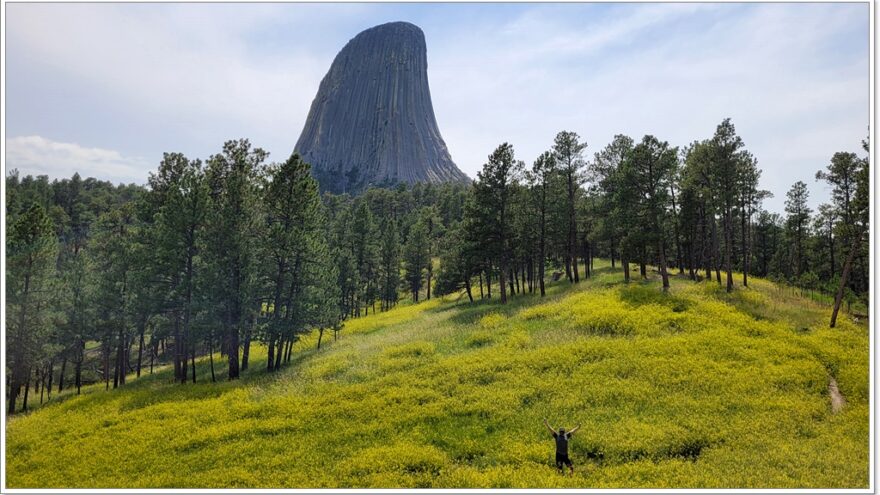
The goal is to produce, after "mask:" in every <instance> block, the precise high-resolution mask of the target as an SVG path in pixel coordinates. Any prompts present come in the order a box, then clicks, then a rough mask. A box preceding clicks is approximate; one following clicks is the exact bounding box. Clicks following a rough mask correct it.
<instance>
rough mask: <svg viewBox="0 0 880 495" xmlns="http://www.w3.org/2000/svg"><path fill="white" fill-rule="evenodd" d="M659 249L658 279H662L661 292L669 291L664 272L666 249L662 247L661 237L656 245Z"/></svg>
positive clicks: (666, 274) (667, 277)
mask: <svg viewBox="0 0 880 495" xmlns="http://www.w3.org/2000/svg"><path fill="white" fill-rule="evenodd" d="M657 244H658V247H659V249H660V277H661V278H662V279H663V290H664V291H667V290H669V274H668V273H667V272H666V248H665V246H664V244H665V243H664V242H663V237H662V236H661V237H660V242H658V243H657Z"/></svg>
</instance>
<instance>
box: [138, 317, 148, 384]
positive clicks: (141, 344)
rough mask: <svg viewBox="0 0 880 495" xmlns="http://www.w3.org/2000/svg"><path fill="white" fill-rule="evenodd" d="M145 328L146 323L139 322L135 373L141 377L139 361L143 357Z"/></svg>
mask: <svg viewBox="0 0 880 495" xmlns="http://www.w3.org/2000/svg"><path fill="white" fill-rule="evenodd" d="M145 328H146V324H144V323H141V328H140V334H141V335H140V339H139V340H138V362H137V374H136V376H137V377H138V378H140V377H141V362H142V360H143V357H144V330H145Z"/></svg>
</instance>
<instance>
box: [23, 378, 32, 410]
mask: <svg viewBox="0 0 880 495" xmlns="http://www.w3.org/2000/svg"><path fill="white" fill-rule="evenodd" d="M30 389H31V370H30V369H28V370H27V379H26V380H25V381H24V398H23V399H22V401H21V410H22V411H24V412H27V400H28V392H29V391H30Z"/></svg>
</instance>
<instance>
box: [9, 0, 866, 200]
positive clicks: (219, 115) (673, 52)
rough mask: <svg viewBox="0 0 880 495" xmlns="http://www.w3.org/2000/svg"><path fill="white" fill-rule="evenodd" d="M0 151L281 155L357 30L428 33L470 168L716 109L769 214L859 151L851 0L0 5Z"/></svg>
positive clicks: (96, 161) (111, 169)
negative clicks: (0, 25)
mask: <svg viewBox="0 0 880 495" xmlns="http://www.w3.org/2000/svg"><path fill="white" fill-rule="evenodd" d="M6 13H7V15H6V19H5V26H4V27H5V36H6V45H5V50H6V51H5V56H6V79H5V83H6V106H5V110H4V111H5V112H6V129H5V131H6V134H5V136H4V138H5V144H6V146H5V165H6V168H7V170H11V169H14V168H17V169H18V170H19V171H20V173H21V174H22V175H26V174H33V175H37V174H46V175H49V177H50V178H64V177H69V176H71V175H72V174H73V173H74V172H79V173H80V175H82V176H84V177H89V176H93V177H96V178H99V179H103V180H111V181H113V182H126V183H129V182H134V183H138V184H144V183H146V179H147V177H148V174H149V172H150V171H152V170H155V168H156V167H157V165H158V163H159V161H160V160H161V158H162V153H163V152H182V153H184V154H186V155H187V156H189V157H191V158H202V159H206V158H208V157H209V156H210V155H211V154H213V153H217V152H219V151H220V150H221V147H222V144H223V142H224V141H226V140H229V139H237V138H248V139H250V141H251V143H253V144H254V145H255V146H259V147H261V148H263V149H265V150H266V151H269V152H270V160H275V161H282V160H284V159H286V158H287V157H288V156H289V154H290V153H291V152H292V151H293V146H294V145H295V143H296V141H297V138H298V137H299V134H300V132H301V131H302V128H303V125H304V124H305V119H306V117H307V114H308V110H309V106H310V105H311V102H312V99H313V98H314V97H315V94H316V92H317V89H318V84H319V83H320V81H321V78H322V77H323V76H324V74H325V73H326V72H327V70H328V69H329V68H330V64H331V63H332V61H333V58H334V56H335V55H336V54H337V53H338V52H339V50H340V49H342V47H343V46H344V45H345V43H347V42H348V40H349V39H351V38H353V37H354V36H355V35H356V34H357V33H359V32H360V31H362V30H364V29H367V28H369V27H372V26H375V25H378V24H382V23H385V22H391V21H409V22H412V23H414V24H416V25H418V26H419V27H421V28H422V30H423V31H424V32H425V37H426V41H427V48H428V79H429V84H430V88H431V95H432V100H433V104H434V111H435V114H436V116H437V122H438V124H439V127H440V131H441V133H442V135H443V137H444V140H445V141H446V144H447V146H448V148H449V151H450V153H451V155H452V158H453V160H454V161H455V162H456V164H457V165H458V166H459V168H460V169H461V170H462V171H463V172H465V173H466V174H468V175H469V176H471V177H475V176H476V172H477V171H478V170H479V169H480V168H481V167H482V164H483V163H485V161H486V157H487V155H489V154H490V153H491V152H492V150H493V149H494V148H495V147H496V146H498V145H499V144H501V143H503V142H510V143H512V144H513V145H514V149H515V151H516V157H517V158H518V159H520V160H523V161H525V162H526V164H528V165H530V164H531V163H532V162H533V161H534V159H535V158H536V157H537V156H538V155H539V154H540V153H542V152H543V151H545V150H547V149H549V147H550V146H551V145H552V142H553V137H554V136H555V135H556V133H557V132H559V131H561V130H570V131H575V132H577V133H578V134H580V136H581V137H582V139H583V140H584V141H586V142H587V143H588V148H587V151H586V157H587V158H588V159H592V156H593V153H595V152H597V151H599V150H600V149H602V148H603V147H604V146H605V145H607V144H608V143H609V142H610V141H611V139H612V138H613V136H614V135H615V134H627V135H630V136H632V137H633V138H634V139H636V140H639V139H640V138H641V137H642V136H643V135H645V134H653V135H655V136H657V137H658V138H660V139H661V140H666V141H668V142H669V143H670V145H672V146H684V145H687V144H688V143H691V142H693V141H695V140H701V139H707V138H710V137H711V136H712V134H713V133H714V130H715V127H716V126H717V125H718V123H720V122H721V121H722V120H723V119H724V118H726V117H730V118H731V119H732V121H733V123H734V125H735V126H736V130H737V132H738V134H739V135H740V136H741V137H742V138H743V141H744V142H745V146H746V148H747V149H748V150H749V151H751V152H752V154H754V155H755V157H756V158H757V159H758V164H759V167H760V168H761V169H762V170H763V175H762V177H761V187H762V188H764V189H767V190H769V191H771V192H772V193H773V194H774V197H773V198H770V199H768V200H766V201H765V207H766V208H767V209H768V210H770V211H775V212H780V213H781V212H782V211H783V209H784V203H785V193H786V191H787V190H788V189H789V188H790V187H791V185H792V184H793V183H794V182H795V181H797V180H802V181H804V182H806V183H807V185H808V187H809V191H810V196H811V200H810V204H811V205H812V207H813V208H814V209H815V207H816V206H818V204H820V203H821V202H824V201H828V200H829V198H830V190H829V189H828V187H827V186H826V185H825V184H824V183H821V182H817V181H816V180H815V174H816V171H817V170H819V169H823V168H824V167H825V166H826V165H827V164H828V163H829V160H830V158H831V156H832V155H833V154H834V153H835V152H837V151H853V152H857V153H859V154H860V155H861V154H864V153H863V151H862V149H861V140H862V139H864V138H865V137H866V136H867V134H868V124H869V104H870V102H869V92H870V78H869V28H870V25H869V6H868V4H867V3H798V4H794V3H774V4H756V3H750V4H721V3H707V4H697V3H674V4H660V3H645V4H635V3H626V4H622V3H621V4H609V3H602V4H536V3H519V4H487V3H482V4H440V3H430V4H399V3H398V4H376V3H369V4H367V3H360V4H342V3H333V4H314V3H311V4H280V3H263V4H230V3H210V4H208V3H196V4H168V3H164V4H142V3H141V4H123V3H102V4H89V3H43V4H27V3H7V4H6Z"/></svg>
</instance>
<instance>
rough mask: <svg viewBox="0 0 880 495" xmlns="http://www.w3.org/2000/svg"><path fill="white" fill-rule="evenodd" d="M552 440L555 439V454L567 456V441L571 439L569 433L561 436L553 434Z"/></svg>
mask: <svg viewBox="0 0 880 495" xmlns="http://www.w3.org/2000/svg"><path fill="white" fill-rule="evenodd" d="M553 438H555V439H556V453H557V454H562V455H568V439H569V438H571V433H569V432H565V433H564V434H562V435H559V434H557V433H554V434H553Z"/></svg>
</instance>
